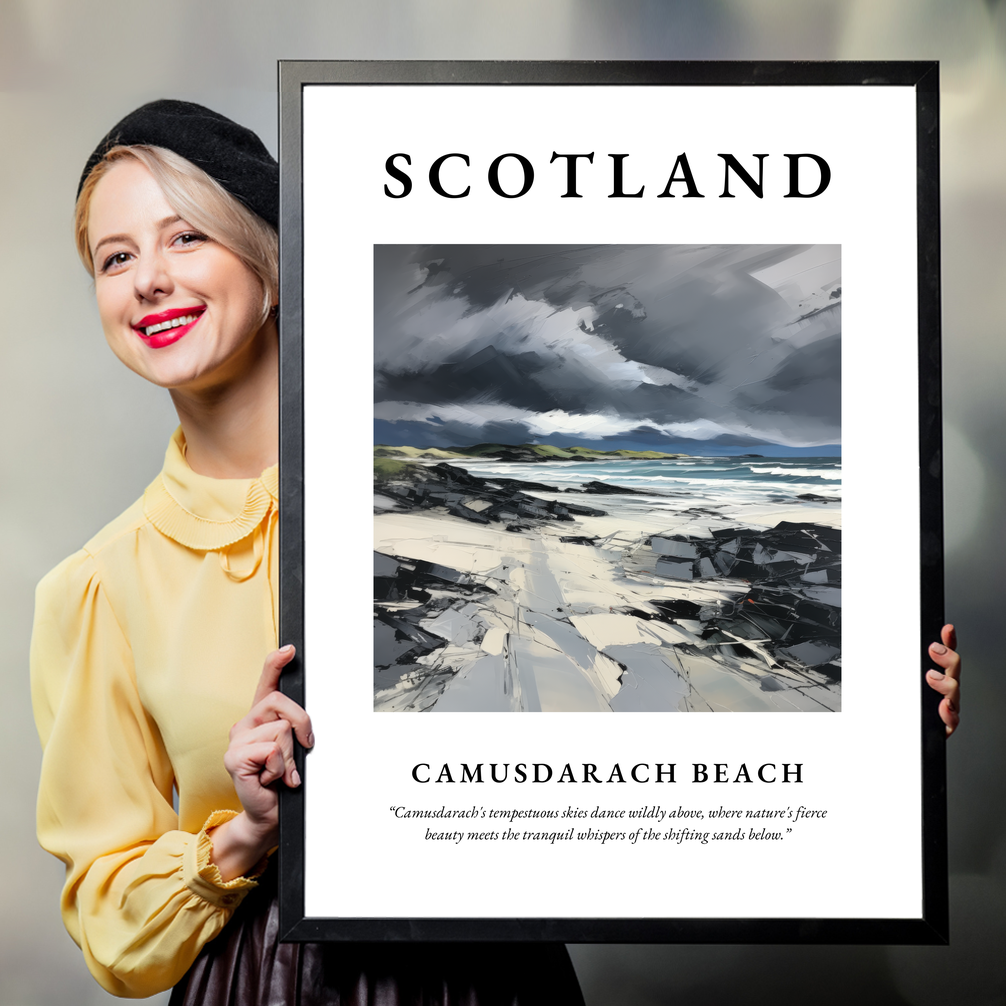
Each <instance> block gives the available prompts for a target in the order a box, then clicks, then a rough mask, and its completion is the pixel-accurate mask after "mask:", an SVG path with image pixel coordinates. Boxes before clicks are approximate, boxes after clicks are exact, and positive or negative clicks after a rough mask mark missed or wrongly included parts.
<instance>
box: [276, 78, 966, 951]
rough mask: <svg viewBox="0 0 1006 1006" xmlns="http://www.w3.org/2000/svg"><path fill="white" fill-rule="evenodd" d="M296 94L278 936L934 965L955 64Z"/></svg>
mask: <svg viewBox="0 0 1006 1006" xmlns="http://www.w3.org/2000/svg"><path fill="white" fill-rule="evenodd" d="M280 91H281V122H280V127H281V128H280V135H281V139H280V152H281V166H282V227H281V242H282V245H281V248H282V256H281V257H282V269H281V283H282V292H281V333H282V334H281V339H282V347H283V349H282V353H283V359H282V466H281V472H282V476H281V492H282V508H283V522H282V562H283V575H282V603H281V611H282V615H281V621H282V625H281V637H282V639H283V641H290V642H295V643H296V644H297V646H298V660H297V662H296V664H295V665H294V668H293V671H292V673H290V674H288V675H287V676H286V678H285V682H286V683H285V687H286V690H287V691H288V693H289V694H291V695H293V696H294V697H295V698H297V699H298V700H299V701H302V702H304V703H305V704H306V707H307V709H308V711H309V712H310V713H311V716H312V718H313V722H314V727H315V734H316V736H317V738H318V742H317V746H316V748H315V749H314V750H313V751H312V752H311V753H310V755H309V757H307V758H303V757H301V762H300V764H301V766H302V767H301V773H302V776H303V778H304V780H305V785H304V787H303V789H302V790H298V791H297V792H292V793H288V792H285V793H284V794H283V802H282V843H281V853H282V855H281V884H282V890H281V907H282V924H283V928H284V931H285V932H286V934H287V938H288V939H294V940H298V939H312V940H314V939H368V940H370V939H425V940H439V939H450V940H487V939H492V940H508V939H514V940H527V939H548V940H564V941H577V942H582V941H593V940H611V941H627V942H629V941H632V942H639V941H683V942H703V941H712V942H716V941H734V942H737V941H743V942H799V941H807V942H883V943H894V942H941V941H944V940H945V939H946V937H947V888H946V849H945V844H946V843H945V803H944V751H943V728H942V724H941V723H940V721H939V719H938V717H937V715H936V705H937V699H938V696H936V695H934V694H930V693H929V690H928V689H927V688H926V687H925V684H924V680H923V674H924V671H925V668H926V667H927V666H928V664H927V658H926V647H927V645H928V643H929V641H931V640H935V639H937V638H938V631H939V627H940V625H941V624H942V545H941V542H942V530H941V529H942V512H941V482H940V412H939V228H938V219H939V218H938V138H937V135H938V134H937V114H938V74H937V68H936V66H935V65H934V64H929V63H926V64H920V63H883V64H881V63H868V64H867V63H830V64H761V63H755V64H742V63H695V64H690V63H683V64H675V63H631V64H626V63H589V64H588V63H282V64H281V68H280ZM843 319H844V321H845V322H846V324H843ZM372 577H373V579H372ZM371 582H373V584H374V592H373V596H372V597H371V596H370V590H369V585H370V583H371ZM368 621H371V622H372V624H373V632H372V633H371V631H370V630H367V629H366V628H365V626H366V625H367V623H368ZM531 714H534V715H531ZM612 714H615V715H612Z"/></svg>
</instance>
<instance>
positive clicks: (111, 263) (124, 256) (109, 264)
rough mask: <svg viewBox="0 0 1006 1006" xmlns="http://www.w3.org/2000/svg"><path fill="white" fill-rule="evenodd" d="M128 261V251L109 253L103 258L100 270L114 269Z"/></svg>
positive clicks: (108, 270)
mask: <svg viewBox="0 0 1006 1006" xmlns="http://www.w3.org/2000/svg"><path fill="white" fill-rule="evenodd" d="M128 261H129V252H116V253H115V254H114V255H109V256H108V258H107V259H105V261H104V263H103V264H102V266H101V271H102V272H110V271H114V270H115V269H117V268H118V267H119V266H121V265H125V264H126V263H127V262H128Z"/></svg>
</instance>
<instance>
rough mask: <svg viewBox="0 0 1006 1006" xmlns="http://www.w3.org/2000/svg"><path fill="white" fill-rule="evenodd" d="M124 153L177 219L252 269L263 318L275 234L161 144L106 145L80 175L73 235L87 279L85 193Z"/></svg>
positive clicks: (273, 290)
mask: <svg viewBox="0 0 1006 1006" xmlns="http://www.w3.org/2000/svg"><path fill="white" fill-rule="evenodd" d="M126 158H132V159H134V160H137V161H139V162H140V163H141V164H142V165H143V166H144V167H145V168H146V169H147V170H148V171H149V172H150V173H151V174H152V175H153V176H154V180H155V181H156V182H157V184H158V185H159V186H160V187H161V191H162V192H163V193H164V197H165V199H166V200H167V201H168V205H169V206H170V207H171V208H172V209H173V210H174V211H175V212H176V213H177V214H178V215H179V216H180V217H181V218H182V219H183V220H185V221H186V222H187V223H189V224H191V225H192V226H193V227H195V228H196V229H197V230H200V231H202V232H203V233H204V234H206V236H207V237H209V238H212V239H213V240H214V241H216V242H217V243H218V244H221V245H223V247H225V248H227V249H228V250H230V251H232V252H234V254H235V255H237V257H238V258H239V259H241V261H242V262H244V264H245V265H246V266H248V268H249V269H251V271H252V272H253V273H255V275H256V276H257V277H258V278H259V281H260V282H261V283H262V292H263V304H262V321H263V323H264V322H265V320H266V318H267V317H268V316H269V312H270V311H271V310H272V306H273V304H275V303H276V300H277V298H278V294H279V236H278V235H277V233H276V231H275V229H274V228H273V227H271V226H270V225H269V224H268V223H266V222H265V221H264V220H263V219H262V218H261V217H260V216H258V214H256V213H253V212H252V211H251V210H250V209H248V207H247V206H245V205H244V204H243V203H242V202H240V201H239V200H237V199H235V198H234V196H232V195H231V194H230V193H229V192H228V191H227V190H226V189H225V188H224V187H223V186H222V185H221V184H220V183H219V182H218V181H216V180H215V179H213V178H211V177H210V176H209V175H208V174H206V172H205V171H203V169H202V168H199V167H197V166H196V165H195V164H193V163H192V162H191V161H189V160H187V159H186V158H184V157H181V156H179V155H178V154H176V153H175V152H174V151H173V150H168V149H167V148H165V147H151V146H145V145H142V146H141V145H137V146H131V147H123V146H119V147H112V149H111V150H109V151H108V153H106V154H105V156H104V157H103V158H102V159H101V160H100V161H98V163H97V164H96V165H95V166H94V167H93V168H92V169H91V173H90V174H89V175H88V176H87V178H86V180H85V181H84V185H83V187H82V188H81V190H80V195H79V196H77V206H76V209H75V211H74V220H73V224H74V238H75V240H76V243H77V254H78V255H79V256H80V260H81V262H83V263H84V268H85V269H86V270H87V271H88V273H89V274H90V275H91V277H92V279H93V278H94V259H93V258H92V256H91V246H90V245H89V243H88V240H87V227H88V221H89V218H90V209H91V198H92V196H93V195H94V190H95V187H96V186H97V184H98V182H99V181H100V180H101V179H102V178H103V177H104V176H105V175H106V174H107V173H108V171H109V169H110V168H111V167H112V165H114V164H115V162H116V161H121V160H125V159H126Z"/></svg>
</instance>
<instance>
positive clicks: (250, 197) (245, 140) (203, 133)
mask: <svg viewBox="0 0 1006 1006" xmlns="http://www.w3.org/2000/svg"><path fill="white" fill-rule="evenodd" d="M140 144H142V145H146V146H151V147H166V148H167V149H168V150H173V151H174V152H175V153H176V154H179V155H180V156H181V157H184V158H185V159H186V160H187V161H191V162H192V163H193V164H195V165H196V166H197V167H200V168H202V169H203V171H205V172H206V174H208V175H209V176H210V178H213V179H214V180H216V181H217V182H219V183H220V184H221V185H222V186H223V187H224V188H225V189H226V190H227V191H228V192H229V193H230V194H231V195H232V196H234V197H235V198H237V199H239V200H240V201H241V202H242V203H244V204H245V206H247V207H248V209H250V210H251V211H252V212H253V213H257V214H258V215H259V216H260V217H261V218H262V219H263V220H265V221H266V222H267V223H270V224H272V226H273V227H278V226H279V165H278V164H277V163H276V160H275V158H274V157H273V156H272V154H270V153H269V151H268V150H266V148H265V144H264V143H263V142H262V141H261V140H260V139H259V138H258V137H257V136H256V135H255V134H254V133H253V132H252V131H251V130H250V129H246V128H245V127H244V126H239V125H238V124H237V123H236V122H234V121H233V120H232V119H228V118H227V116H225V115H220V114H219V113H217V112H214V111H211V110H210V109H208V108H204V107H203V106H202V105H196V104H194V103H193V102H191V101H176V100H174V99H171V98H163V99H161V100H160V101H151V102H150V103H149V104H146V105H142V106H141V107H140V108H138V109H136V111H135V112H130V113H129V115H127V116H126V117H125V118H124V119H123V120H122V121H121V122H119V123H117V124H116V125H114V126H113V127H112V128H111V129H110V130H109V131H108V134H107V135H106V136H105V138H104V139H103V140H102V141H101V143H99V144H98V146H97V147H96V148H95V151H94V153H93V154H91V156H90V157H89V158H88V160H87V164H86V165H84V173H83V174H82V175H81V176H80V184H79V185H78V186H77V195H78V196H79V195H80V190H81V189H82V188H83V186H84V181H85V179H86V178H87V176H88V175H89V174H90V173H91V169H92V168H93V167H94V166H95V165H96V164H97V163H98V162H99V161H100V160H101V159H102V158H103V157H104V156H105V154H106V153H108V151H109V150H111V149H112V147H117V146H119V145H122V146H127V147H131V146H136V145H140Z"/></svg>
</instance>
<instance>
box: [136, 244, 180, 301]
mask: <svg viewBox="0 0 1006 1006" xmlns="http://www.w3.org/2000/svg"><path fill="white" fill-rule="evenodd" d="M133 288H134V289H135V291H136V299H137V300H141V301H144V300H146V301H156V300H158V299H159V298H161V297H165V296H167V295H169V294H170V293H171V292H172V290H173V289H174V283H173V282H172V279H171V272H170V269H169V268H168V262H167V259H166V258H165V256H164V255H163V254H162V253H161V252H160V251H150V252H148V253H147V254H146V255H143V254H141V255H140V257H139V259H138V260H137V263H136V268H135V270H134V271H133Z"/></svg>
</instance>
